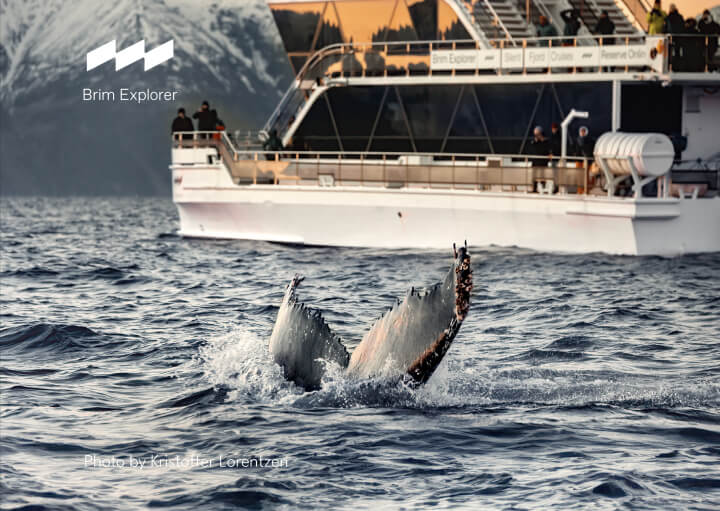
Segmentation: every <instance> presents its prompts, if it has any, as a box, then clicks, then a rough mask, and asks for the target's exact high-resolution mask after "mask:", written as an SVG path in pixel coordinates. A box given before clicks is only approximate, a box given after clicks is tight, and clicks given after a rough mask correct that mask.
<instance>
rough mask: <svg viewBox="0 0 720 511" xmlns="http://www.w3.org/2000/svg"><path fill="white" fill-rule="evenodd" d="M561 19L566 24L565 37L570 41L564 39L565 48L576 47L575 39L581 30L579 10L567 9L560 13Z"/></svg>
mask: <svg viewBox="0 0 720 511" xmlns="http://www.w3.org/2000/svg"><path fill="white" fill-rule="evenodd" d="M560 17H561V18H562V20H563V21H564V22H565V28H563V35H564V36H567V37H568V39H563V42H562V43H563V46H574V45H575V39H574V38H575V37H577V34H578V30H580V13H579V12H578V10H577V9H565V10H564V11H560Z"/></svg>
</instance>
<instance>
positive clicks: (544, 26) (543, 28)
mask: <svg viewBox="0 0 720 511" xmlns="http://www.w3.org/2000/svg"><path fill="white" fill-rule="evenodd" d="M536 29H537V35H538V37H556V36H557V35H558V33H557V29H556V28H555V27H554V26H553V25H551V24H550V22H549V21H548V19H547V18H546V17H545V16H540V23H539V24H538V26H537V27H536ZM538 44H539V45H540V46H549V45H550V44H549V41H548V40H547V39H541V40H540V41H539V42H538Z"/></svg>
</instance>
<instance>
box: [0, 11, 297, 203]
mask: <svg viewBox="0 0 720 511" xmlns="http://www.w3.org/2000/svg"><path fill="white" fill-rule="evenodd" d="M142 39H144V40H145V49H146V51H149V50H151V49H152V48H154V47H156V46H158V45H160V44H162V43H164V42H165V41H167V40H169V39H173V40H174V47H175V56H174V57H173V58H172V59H171V60H170V61H168V62H166V63H164V64H161V65H159V66H157V67H155V68H153V69H151V70H149V71H147V72H145V71H144V70H143V65H142V62H137V63H135V64H132V65H130V66H129V67H127V68H125V69H122V70H119V71H115V68H114V63H113V62H108V63H106V64H103V65H102V66H100V67H98V68H96V69H94V70H91V71H86V62H85V56H86V53H87V52H88V51H90V50H92V49H94V48H96V47H98V46H100V45H102V44H104V43H107V42H109V41H111V40H116V42H117V48H118V50H120V49H123V48H126V47H128V46H130V45H132V44H134V43H136V42H138V41H140V40H142ZM291 78H292V77H291V75H290V69H289V66H288V64H287V57H286V56H285V55H284V51H283V49H282V42H281V41H280V37H279V35H278V33H277V29H276V28H275V24H274V22H273V20H272V15H271V14H270V10H269V8H268V7H267V5H266V4H265V2H264V1H262V0H214V1H212V2H207V1H203V0H0V178H1V179H2V181H1V182H0V193H72V194H88V193H133V194H136V193H139V194H154V193H163V192H167V191H168V190H169V176H168V172H167V164H168V160H169V143H168V140H167V139H168V133H169V126H170V122H171V120H172V117H173V116H174V111H175V110H176V109H177V108H178V107H179V106H184V107H185V108H186V109H187V111H188V112H192V111H194V110H195V109H196V108H197V107H198V105H199V103H200V101H202V100H204V99H207V100H209V101H210V102H211V104H212V105H213V106H214V107H215V108H217V109H218V112H219V114H220V116H221V118H222V119H223V120H224V121H225V123H226V124H227V125H228V127H229V128H230V129H245V128H248V129H249V128H252V127H257V126H259V125H261V124H262V122H263V121H264V119H265V118H266V117H267V116H268V115H269V113H270V112H271V111H272V109H273V107H274V106H275V104H276V103H277V101H279V99H280V96H281V93H282V92H283V91H284V89H285V87H287V85H288V83H289V82H290V80H291ZM121 87H127V88H130V89H134V90H139V89H146V88H150V89H153V90H177V91H179V94H178V95H177V98H178V100H177V101H176V102H172V103H168V102H165V103H152V104H150V103H148V104H144V105H137V104H130V103H124V104H123V103H119V102H113V103H110V102H106V103H103V102H87V101H82V90H83V89H84V88H91V89H93V90H113V91H118V90H119V89H120V88H121Z"/></svg>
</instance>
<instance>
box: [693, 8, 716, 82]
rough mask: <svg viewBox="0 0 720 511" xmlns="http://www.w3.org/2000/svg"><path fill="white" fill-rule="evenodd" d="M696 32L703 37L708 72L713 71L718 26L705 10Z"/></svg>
mask: <svg viewBox="0 0 720 511" xmlns="http://www.w3.org/2000/svg"><path fill="white" fill-rule="evenodd" d="M698 30H699V31H700V33H701V34H702V35H704V36H705V39H706V40H705V41H703V43H705V62H706V64H707V67H708V70H710V71H714V70H715V62H714V61H715V52H717V49H718V34H720V25H718V23H717V22H716V21H715V20H714V19H713V17H712V16H711V15H710V11H708V10H707V9H705V10H704V11H703V15H702V18H700V23H698Z"/></svg>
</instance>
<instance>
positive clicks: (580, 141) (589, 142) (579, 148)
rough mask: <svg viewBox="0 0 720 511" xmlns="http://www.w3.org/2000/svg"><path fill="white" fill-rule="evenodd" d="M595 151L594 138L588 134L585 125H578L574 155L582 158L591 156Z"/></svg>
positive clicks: (588, 131)
mask: <svg viewBox="0 0 720 511" xmlns="http://www.w3.org/2000/svg"><path fill="white" fill-rule="evenodd" d="M594 151H595V139H594V138H592V137H591V136H590V130H589V129H588V127H587V126H580V129H579V130H578V138H577V140H576V141H575V156H580V157H582V158H591V159H592V158H593V153H594Z"/></svg>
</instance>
